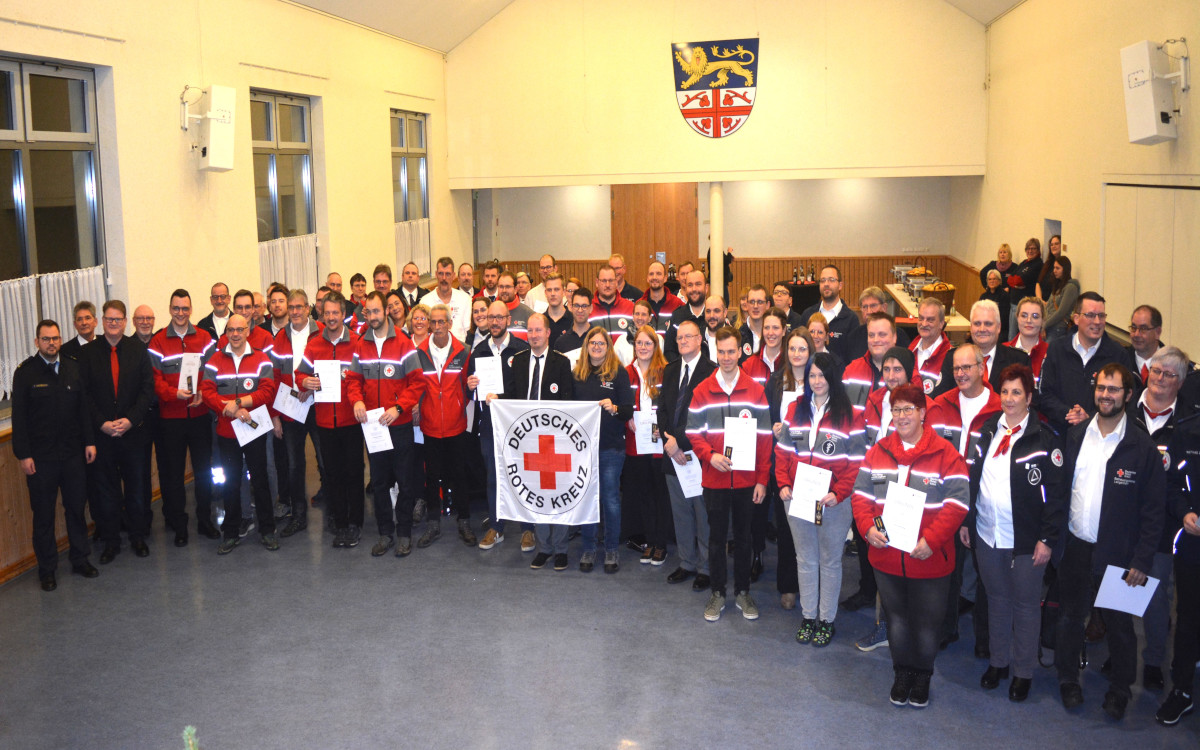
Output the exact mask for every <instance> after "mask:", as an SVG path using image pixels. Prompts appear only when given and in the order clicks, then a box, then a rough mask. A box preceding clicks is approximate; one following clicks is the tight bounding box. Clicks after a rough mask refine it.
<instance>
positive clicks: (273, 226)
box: [250, 91, 315, 242]
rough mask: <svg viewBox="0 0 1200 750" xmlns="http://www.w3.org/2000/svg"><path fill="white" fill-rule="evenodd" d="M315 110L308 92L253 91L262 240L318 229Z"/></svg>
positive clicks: (256, 186) (252, 128) (256, 197)
mask: <svg viewBox="0 0 1200 750" xmlns="http://www.w3.org/2000/svg"><path fill="white" fill-rule="evenodd" d="M310 115H311V110H310V108H309V100H308V99H306V98H304V97H297V96H285V95H283V94H270V93H265V92H260V91H251V92H250V133H251V138H253V140H254V202H255V207H256V211H257V215H258V241H259V242H264V241H266V240H274V239H278V238H280V237H295V236H297V235H301V234H310V233H312V232H313V231H315V230H314V229H313V211H312V205H313V204H312V192H313V191H312V120H311V117H310Z"/></svg>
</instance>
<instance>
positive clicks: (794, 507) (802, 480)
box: [788, 461, 833, 523]
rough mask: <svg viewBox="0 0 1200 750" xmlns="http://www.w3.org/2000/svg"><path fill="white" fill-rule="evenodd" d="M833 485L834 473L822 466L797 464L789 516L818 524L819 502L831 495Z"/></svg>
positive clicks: (799, 462)
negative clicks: (830, 490) (830, 489)
mask: <svg viewBox="0 0 1200 750" xmlns="http://www.w3.org/2000/svg"><path fill="white" fill-rule="evenodd" d="M832 483H833V472H832V471H830V470H829V469H822V468H821V467H820V466H813V465H812V464H806V463H804V462H803V461H797V462H796V476H795V477H794V478H793V479H792V501H791V502H790V503H789V504H788V515H789V516H792V517H793V518H799V519H800V520H802V521H808V522H809V523H816V522H817V502H818V501H819V500H820V499H821V498H823V497H825V496H826V495H828V494H829V487H830V486H831V484H832Z"/></svg>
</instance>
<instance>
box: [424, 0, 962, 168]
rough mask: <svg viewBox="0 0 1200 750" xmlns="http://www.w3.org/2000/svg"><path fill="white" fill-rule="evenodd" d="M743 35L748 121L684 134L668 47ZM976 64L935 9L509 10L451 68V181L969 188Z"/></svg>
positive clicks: (917, 4) (930, 0)
mask: <svg viewBox="0 0 1200 750" xmlns="http://www.w3.org/2000/svg"><path fill="white" fill-rule="evenodd" d="M754 36H759V37H760V39H761V41H760V47H759V52H760V56H761V57H760V60H759V81H758V84H759V89H758V98H757V100H756V104H755V107H754V111H753V113H752V114H751V115H750V117H749V120H748V121H747V123H746V125H744V126H743V127H742V129H741V130H740V131H738V132H737V133H735V134H734V135H733V136H731V137H730V138H728V139H720V140H714V139H708V138H704V137H702V136H700V135H698V134H696V133H694V132H692V131H691V129H690V128H688V127H687V125H686V124H685V123H684V121H683V118H682V116H681V115H680V113H679V110H678V106H677V104H676V100H675V95H674V77H673V72H672V71H673V67H672V66H673V65H674V64H675V63H674V61H673V59H672V58H671V56H670V50H671V47H670V45H671V43H672V42H691V41H703V40H710V39H729V38H741V37H754ZM984 68H985V45H984V28H983V26H982V25H980V24H979V23H978V22H976V21H974V20H972V19H971V18H969V17H968V16H966V15H964V14H963V13H961V12H960V11H958V10H957V9H955V8H953V7H952V6H950V5H949V4H947V3H944V2H939V1H934V0H856V2H853V3H838V2H830V1H829V0H795V1H794V2H769V3H753V4H732V3H729V2H727V1H722V2H716V1H714V0H693V2H690V3H663V2H650V3H648V2H644V0H516V2H514V3H513V4H512V5H510V6H508V7H507V8H505V9H504V10H503V11H502V12H501V13H499V14H498V15H497V16H496V17H495V18H493V19H492V20H491V21H489V22H488V23H487V24H485V25H484V26H483V27H482V28H481V29H479V30H478V31H477V32H475V33H474V34H473V35H472V36H471V37H469V38H468V39H467V40H466V41H464V42H463V43H462V44H460V45H459V46H458V47H456V48H455V49H453V50H451V51H450V53H449V55H448V56H447V62H446V89H447V117H448V121H449V127H448V138H449V144H450V161H449V169H450V186H451V188H483V187H522V186H538V185H570V184H593V185H594V184H610V183H623V182H674V181H709V180H739V179H758V180H763V179H794V178H819V177H863V176H947V175H969V174H975V175H978V174H982V172H983V165H984V153H985V141H984V136H985V127H986V96H985V91H984V88H983V79H984Z"/></svg>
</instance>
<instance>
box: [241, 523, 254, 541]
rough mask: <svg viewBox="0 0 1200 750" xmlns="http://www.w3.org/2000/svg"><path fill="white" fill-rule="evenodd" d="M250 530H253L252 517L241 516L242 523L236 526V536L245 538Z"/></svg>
mask: <svg viewBox="0 0 1200 750" xmlns="http://www.w3.org/2000/svg"><path fill="white" fill-rule="evenodd" d="M251 531H254V519H253V518H243V519H242V524H241V525H240V526H238V537H239V538H241V539H245V538H246V536H247V535H248V534H249V533H250V532H251Z"/></svg>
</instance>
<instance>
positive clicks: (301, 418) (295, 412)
mask: <svg viewBox="0 0 1200 750" xmlns="http://www.w3.org/2000/svg"><path fill="white" fill-rule="evenodd" d="M292 390H293V389H291V388H289V387H287V386H286V385H283V384H280V387H279V389H278V390H276V391H275V403H274V404H272V406H274V407H275V411H277V412H279V413H280V414H283V415H285V416H288V417H291V418H292V419H294V420H295V421H297V422H299V423H300V424H304V422H305V420H307V419H308V410H309V409H311V408H312V405H313V402H312V399H308V400H307V401H301V400H300V399H298V398H296V397H295V396H293V395H292Z"/></svg>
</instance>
